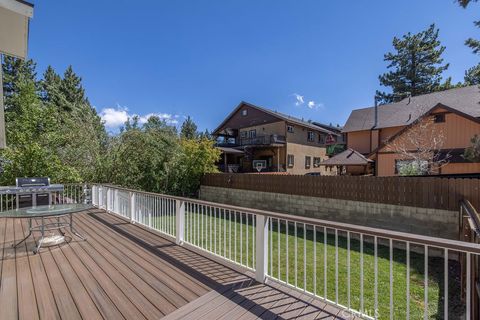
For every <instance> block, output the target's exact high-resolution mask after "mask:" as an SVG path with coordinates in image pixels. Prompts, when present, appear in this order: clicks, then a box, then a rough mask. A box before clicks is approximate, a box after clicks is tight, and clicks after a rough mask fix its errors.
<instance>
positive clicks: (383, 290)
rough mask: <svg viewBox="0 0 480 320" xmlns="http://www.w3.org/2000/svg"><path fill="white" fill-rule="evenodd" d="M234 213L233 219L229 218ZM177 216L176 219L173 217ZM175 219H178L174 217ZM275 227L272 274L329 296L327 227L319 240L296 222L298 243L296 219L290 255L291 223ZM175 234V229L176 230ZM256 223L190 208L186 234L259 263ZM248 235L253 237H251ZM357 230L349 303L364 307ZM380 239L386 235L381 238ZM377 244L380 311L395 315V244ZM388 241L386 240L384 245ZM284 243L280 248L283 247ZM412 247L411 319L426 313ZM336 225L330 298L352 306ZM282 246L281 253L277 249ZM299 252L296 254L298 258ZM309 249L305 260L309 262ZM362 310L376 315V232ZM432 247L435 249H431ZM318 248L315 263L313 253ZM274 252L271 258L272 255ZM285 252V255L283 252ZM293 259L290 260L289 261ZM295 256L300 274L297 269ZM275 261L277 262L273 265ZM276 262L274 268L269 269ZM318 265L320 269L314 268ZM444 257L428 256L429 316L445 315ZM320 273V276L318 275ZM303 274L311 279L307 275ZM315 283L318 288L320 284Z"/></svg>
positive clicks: (455, 310)
mask: <svg viewBox="0 0 480 320" xmlns="http://www.w3.org/2000/svg"><path fill="white" fill-rule="evenodd" d="M230 217H231V220H230ZM155 222H156V225H157V228H161V227H162V226H164V225H165V224H166V222H167V220H166V219H163V220H162V219H161V218H158V219H156V220H154V222H153V223H155ZM172 222H173V221H172ZM172 224H173V225H174V223H172ZM272 229H273V232H271V233H270V235H269V247H270V243H271V244H272V247H273V250H272V251H271V254H270V253H269V263H268V265H269V272H268V273H269V275H270V276H272V277H275V278H277V279H280V280H281V281H285V280H286V277H287V265H288V282H289V283H290V284H293V285H295V283H296V284H297V286H298V287H299V288H302V289H303V288H304V287H305V288H306V290H308V291H310V292H316V294H317V295H319V296H321V297H324V296H325V278H324V272H325V264H324V260H325V259H324V258H325V245H324V233H323V228H318V227H317V229H316V235H315V238H316V245H314V244H315V242H314V232H313V230H310V229H311V228H307V232H306V235H304V230H303V225H297V237H296V239H297V243H295V227H294V224H293V223H290V224H289V228H288V259H287V254H286V247H287V236H286V225H285V224H284V223H281V224H280V232H278V225H277V223H276V221H274V222H273V223H272ZM173 234H174V233H173ZM254 237H255V233H254V228H253V227H252V220H251V218H250V219H249V221H248V224H247V223H246V222H245V216H243V217H242V223H240V215H239V214H237V215H236V221H235V217H234V214H233V212H232V213H231V214H229V213H228V212H227V213H226V219H224V218H223V216H222V217H219V216H218V211H217V217H216V218H215V217H214V216H213V211H212V212H211V213H208V212H207V213H206V214H200V213H198V212H197V213H188V212H187V214H186V225H185V240H186V241H187V242H189V243H192V244H194V245H197V246H199V247H202V248H204V249H206V250H209V251H212V252H215V253H217V254H218V255H221V256H224V257H226V258H229V259H231V260H234V261H236V262H240V263H242V264H243V265H246V266H249V267H252V268H253V267H254V248H255V245H254ZM247 238H248V240H247ZM358 238H359V235H358V234H353V233H352V234H351V240H350V248H351V250H350V306H351V308H352V309H354V310H360V303H361V301H360V291H361V281H360V278H361V276H360V273H361V267H360V266H361V263H360V257H361V254H360V241H359V240H358ZM379 241H381V240H379ZM381 243H382V244H379V245H378V262H377V264H378V316H379V318H380V319H388V318H389V317H390V259H389V257H390V249H389V246H388V242H384V240H383V241H382V242H381ZM385 244H387V245H385ZM279 246H280V251H278V249H279ZM411 248H412V250H411V252H410V319H421V318H423V313H424V293H425V291H424V256H423V254H418V253H415V252H413V249H414V248H415V247H414V246H413V245H412V247H411ZM416 249H417V250H416V251H417V252H423V251H418V250H423V248H422V247H417V248H416ZM335 251H336V250H335V234H334V230H327V245H326V258H327V259H326V287H327V291H326V297H327V298H328V299H329V300H331V301H336V296H337V294H338V303H340V304H342V305H344V306H348V289H349V285H348V268H347V265H348V262H347V260H348V250H347V233H346V232H341V231H339V232H338V268H337V265H336V261H335V260H336V252H335ZM279 252H280V255H278V253H279ZM295 252H296V260H295ZM304 252H306V256H305V265H304ZM363 252H364V254H363V297H364V299H363V310H364V312H365V313H367V314H369V315H372V316H373V315H374V309H375V308H374V307H375V300H374V288H375V272H374V268H375V267H374V245H373V237H367V236H365V238H364V245H363ZM430 253H433V252H432V251H430ZM315 254H316V265H315V263H314V256H315ZM270 257H271V260H270ZM279 257H280V258H279ZM287 261H288V263H287ZM295 261H296V265H297V268H296V270H297V274H295ZM270 266H272V267H273V268H271V267H270ZM270 268H271V270H270ZM315 268H316V269H315ZM449 268H450V271H449V298H450V300H449V318H450V319H456V318H461V316H462V313H463V305H462V303H461V301H460V284H459V277H458V263H456V262H455V261H453V260H451V261H450V262H449ZM337 270H338V292H336V290H335V283H336V271H337ZM443 270H444V260H443V258H432V257H430V258H429V263H428V271H429V272H428V315H429V318H430V319H443V285H444V283H443V282H444V281H443V279H444V273H443V272H444V271H443ZM406 272H407V266H406V251H405V250H402V249H394V250H393V314H394V318H395V319H405V318H406V309H407V296H406V290H407V285H406ZM314 274H316V280H314ZM304 275H305V279H306V281H304ZM315 283H316V290H315V288H314V287H315Z"/></svg>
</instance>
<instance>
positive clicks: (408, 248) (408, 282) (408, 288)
mask: <svg viewBox="0 0 480 320" xmlns="http://www.w3.org/2000/svg"><path fill="white" fill-rule="evenodd" d="M406 250H407V257H406V260H407V261H406V262H407V288H406V289H407V290H406V291H407V297H406V299H407V312H406V314H407V320H408V319H410V242H408V241H407V247H406Z"/></svg>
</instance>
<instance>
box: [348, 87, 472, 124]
mask: <svg viewBox="0 0 480 320" xmlns="http://www.w3.org/2000/svg"><path fill="white" fill-rule="evenodd" d="M439 103H440V104H443V105H445V106H449V108H451V109H455V110H457V111H459V112H461V113H464V114H467V115H469V116H471V117H474V118H478V117H480V89H479V87H478V86H476V85H475V86H468V87H463V88H455V89H450V90H445V91H439V92H434V93H430V94H424V95H421V96H415V97H410V98H405V99H403V100H402V101H399V102H396V103H391V104H385V105H380V106H378V124H377V126H376V128H377V129H381V128H389V127H397V126H407V125H409V124H411V123H413V122H414V121H415V120H417V119H418V118H419V117H420V116H422V115H423V114H424V113H425V112H426V111H428V110H431V109H432V108H433V107H435V106H436V105H438V104H439ZM374 121H375V107H370V108H363V109H357V110H353V111H352V112H351V114H350V116H349V118H348V120H347V122H346V124H345V126H344V128H343V132H352V131H361V130H371V129H372V128H373V127H374V125H375V123H374Z"/></svg>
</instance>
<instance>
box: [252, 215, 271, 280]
mask: <svg viewBox="0 0 480 320" xmlns="http://www.w3.org/2000/svg"><path fill="white" fill-rule="evenodd" d="M268 219H269V218H268V217H266V216H263V215H260V214H257V215H256V226H255V228H256V230H255V236H256V239H255V240H256V241H255V249H256V250H255V252H256V256H255V280H257V281H258V282H260V283H264V282H265V278H266V276H267V270H268Z"/></svg>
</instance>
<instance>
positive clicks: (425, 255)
mask: <svg viewBox="0 0 480 320" xmlns="http://www.w3.org/2000/svg"><path fill="white" fill-rule="evenodd" d="M424 249H425V252H424V264H425V265H424V267H425V271H424V272H425V278H424V294H425V297H424V298H425V301H424V306H425V309H424V314H423V318H424V319H425V320H428V246H424Z"/></svg>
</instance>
